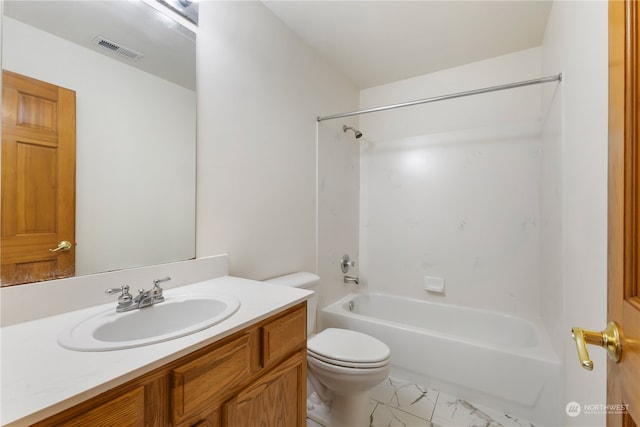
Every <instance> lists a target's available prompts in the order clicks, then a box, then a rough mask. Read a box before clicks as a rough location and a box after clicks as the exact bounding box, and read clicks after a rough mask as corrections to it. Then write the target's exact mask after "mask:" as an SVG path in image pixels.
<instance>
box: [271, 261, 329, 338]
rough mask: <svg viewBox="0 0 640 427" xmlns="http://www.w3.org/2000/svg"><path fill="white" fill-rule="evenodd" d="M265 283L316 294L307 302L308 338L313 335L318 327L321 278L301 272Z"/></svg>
mask: <svg viewBox="0 0 640 427" xmlns="http://www.w3.org/2000/svg"><path fill="white" fill-rule="evenodd" d="M265 282H267V283H271V284H274V285H280V286H291V287H294V288H302V289H308V290H310V291H313V292H314V294H313V295H312V296H311V298H310V299H309V300H308V301H307V336H309V335H311V334H312V333H313V330H314V328H315V326H316V310H317V308H318V286H319V285H320V277H319V276H317V275H315V274H313V273H307V272H304V271H301V272H299V273H292V274H287V275H285V276H278V277H274V278H273V279H269V280H265Z"/></svg>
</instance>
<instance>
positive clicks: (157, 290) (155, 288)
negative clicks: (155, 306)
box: [152, 276, 171, 302]
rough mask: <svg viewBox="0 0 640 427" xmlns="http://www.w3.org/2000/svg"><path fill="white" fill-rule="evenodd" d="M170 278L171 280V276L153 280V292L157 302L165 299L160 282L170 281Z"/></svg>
mask: <svg viewBox="0 0 640 427" xmlns="http://www.w3.org/2000/svg"><path fill="white" fill-rule="evenodd" d="M169 280H171V277H169V276H167V277H164V278H162V279H156V280H154V281H153V289H152V293H153V299H154V301H155V302H162V301H164V296H163V295H162V288H161V287H160V283H162V282H168V281H169Z"/></svg>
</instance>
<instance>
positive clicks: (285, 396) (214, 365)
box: [35, 303, 307, 427]
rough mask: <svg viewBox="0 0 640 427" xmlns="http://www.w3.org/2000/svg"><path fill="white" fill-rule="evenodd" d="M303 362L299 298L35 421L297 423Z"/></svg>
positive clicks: (302, 411) (214, 425) (68, 424)
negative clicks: (285, 307)
mask: <svg viewBox="0 0 640 427" xmlns="http://www.w3.org/2000/svg"><path fill="white" fill-rule="evenodd" d="M306 366H307V363H306V303H301V304H299V305H297V306H295V307H292V308H290V309H288V310H285V311H283V312H281V313H278V314H276V315H274V316H272V317H270V318H268V319H266V320H264V321H262V322H260V323H258V324H256V325H253V326H250V327H248V328H246V329H244V330H242V331H239V332H237V333H235V334H233V335H231V336H230V337H227V338H224V339H222V340H220V341H218V342H216V343H213V344H211V345H209V346H207V347H205V348H203V349H200V350H197V351H195V352H193V353H191V354H189V355H186V356H184V357H182V358H180V359H178V360H176V361H174V362H171V363H169V364H168V365H166V366H163V367H161V368H158V369H156V370H154V371H153V372H151V373H148V374H145V375H143V376H141V377H139V378H136V379H134V380H132V381H129V382H128V383H126V384H123V385H121V386H118V387H117V388H115V389H113V390H110V391H107V392H105V393H103V394H101V395H99V396H97V397H94V398H92V399H89V400H88V401H86V402H83V403H81V404H79V405H76V406H74V407H72V408H70V409H68V410H66V411H64V412H61V413H59V414H57V415H54V416H53V417H50V418H48V419H45V420H43V421H41V422H39V423H37V424H35V425H36V426H52V425H55V426H65V427H80V426H83V427H84V426H92V427H93V426H104V427H111V426H118V427H121V426H125V427H128V426H131V427H133V426H153V427H167V426H174V427H186V426H188V427H192V426H197V427H244V426H247V427H249V426H253V425H260V426H263V427H301V426H304V425H305V424H306Z"/></svg>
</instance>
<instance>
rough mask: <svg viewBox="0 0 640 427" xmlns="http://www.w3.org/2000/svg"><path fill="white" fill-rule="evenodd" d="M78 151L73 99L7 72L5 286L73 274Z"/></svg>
mask: <svg viewBox="0 0 640 427" xmlns="http://www.w3.org/2000/svg"><path fill="white" fill-rule="evenodd" d="M75 145H76V102H75V92H74V91H72V90H69V89H66V88H62V87H58V86H55V85H52V84H49V83H46V82H43V81H40V80H36V79H32V78H29V77H27V76H22V75H20V74H16V73H12V72H9V71H3V72H2V182H1V184H2V189H1V194H2V219H1V221H0V222H1V239H0V245H1V248H0V259H1V274H0V283H1V284H2V286H8V285H17V284H22V283H28V282H37V281H42V280H49V279H56V278H62V277H69V276H73V275H74V272H75V167H76V165H75V158H76V153H75ZM63 241H64V242H69V243H70V244H67V245H65V244H62V245H61V244H60V242H63Z"/></svg>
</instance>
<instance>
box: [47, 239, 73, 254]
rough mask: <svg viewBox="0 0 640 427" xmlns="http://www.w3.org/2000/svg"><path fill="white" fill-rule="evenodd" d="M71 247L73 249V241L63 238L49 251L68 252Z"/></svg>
mask: <svg viewBox="0 0 640 427" xmlns="http://www.w3.org/2000/svg"><path fill="white" fill-rule="evenodd" d="M69 249H71V242H68V241H66V240H63V241H62V242H60V243H58V247H57V248H55V249H49V252H66V251H68V250H69Z"/></svg>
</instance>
